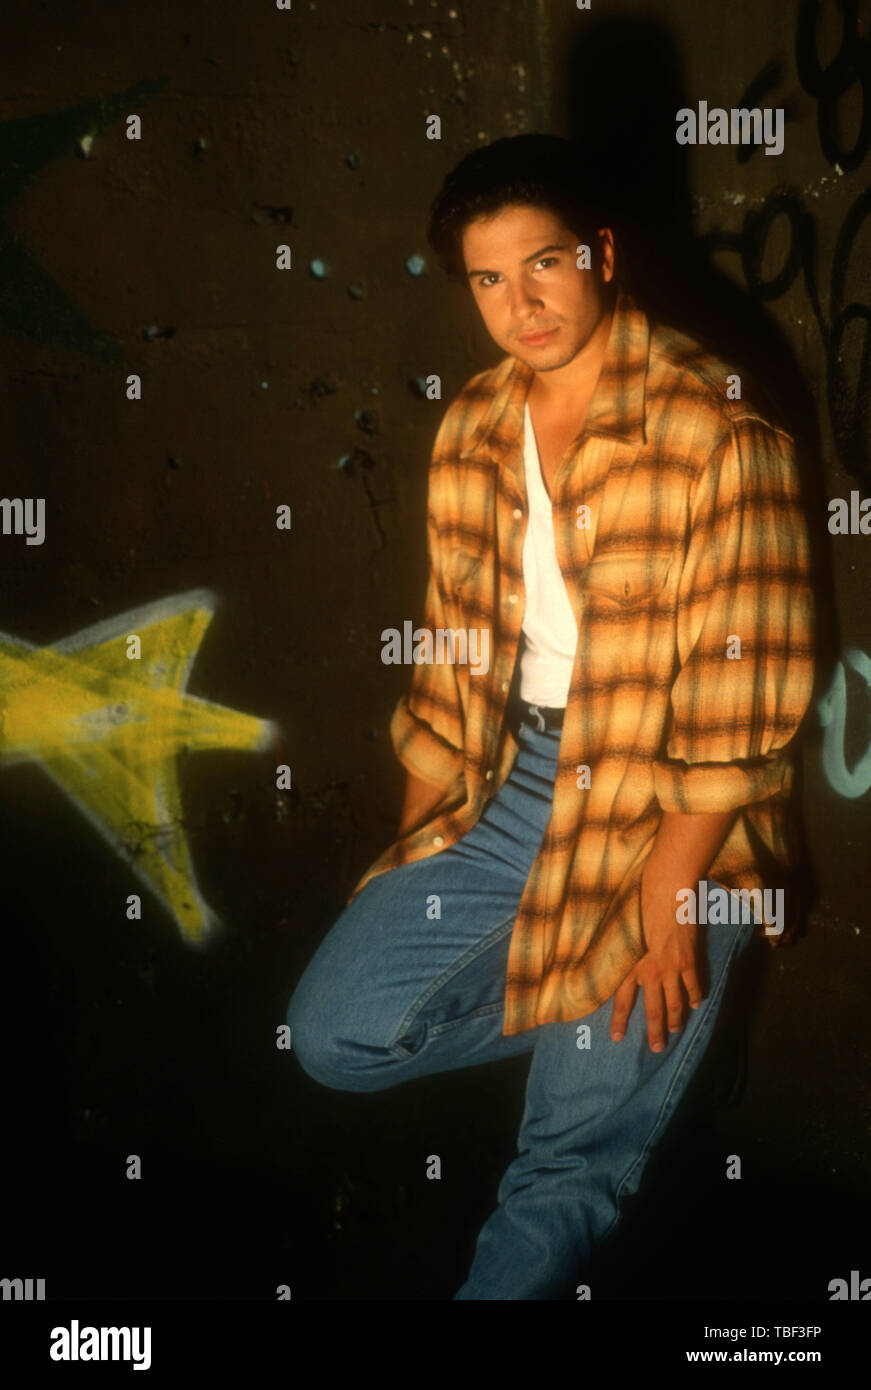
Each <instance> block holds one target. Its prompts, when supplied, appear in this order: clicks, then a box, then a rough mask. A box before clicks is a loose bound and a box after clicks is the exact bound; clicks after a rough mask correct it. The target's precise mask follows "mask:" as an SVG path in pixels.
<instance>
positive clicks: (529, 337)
mask: <svg viewBox="0 0 871 1390" xmlns="http://www.w3.org/2000/svg"><path fill="white" fill-rule="evenodd" d="M554 333H556V329H555V328H546V329H545V330H544V331H543V332H542V333H528V334H525V335H524V336H523V337H522V338H521V339H520V341H521V343H526V344H528V346H529V347H536V346H537V345H538V344H539V343H545V342H547V340H548V338H550V337H551V336H552V335H553V334H554Z"/></svg>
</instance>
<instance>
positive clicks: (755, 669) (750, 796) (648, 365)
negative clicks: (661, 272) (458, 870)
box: [347, 290, 814, 1035]
mask: <svg viewBox="0 0 871 1390" xmlns="http://www.w3.org/2000/svg"><path fill="white" fill-rule="evenodd" d="M732 370H734V369H733V368H730V367H729V366H728V365H727V363H725V362H724V361H722V360H721V359H719V358H718V357H716V356H714V355H712V354H711V353H710V352H708V351H707V350H705V349H704V348H703V347H702V346H701V345H699V344H698V343H696V342H695V341H693V340H692V339H691V338H689V337H688V336H686V335H685V334H683V333H681V332H679V331H678V330H677V329H675V328H672V327H669V326H667V325H663V324H660V323H654V322H651V321H650V320H649V319H648V317H647V315H646V314H645V313H644V311H643V310H642V309H641V308H640V307H639V306H638V304H637V303H636V302H635V301H634V300H633V299H632V297H631V296H630V295H628V294H627V293H626V292H625V291H622V290H621V291H620V292H619V293H618V298H617V301H616V305H615V310H614V316H613V320H612V325H611V331H610V335H609V338H608V343H607V347H606V352H605V356H604V359H603V364H602V369H601V372H600V375H599V379H598V382H597V384H596V388H595V392H594V394H593V397H592V400H591V402H590V406H589V410H588V413H587V417H586V420H585V422H584V425H583V429H582V431H581V433H580V434H579V435H578V436H577V437H576V439H575V440H574V441H573V442H572V445H571V447H570V451H569V454H568V459H567V461H564V463H563V466H562V468H561V469H560V472H559V474H558V475H557V477H556V478H555V479H554V487H553V489H552V492H553V496H552V510H553V524H554V539H555V545H556V555H557V559H558V562H559V565H560V569H561V571H562V573H563V576H564V578H565V583H566V587H567V590H568V594H569V598H570V600H571V604H572V608H573V610H574V613H575V617H576V618H577V622H578V644H577V650H576V653H575V659H574V666H573V670H572V677H571V685H570V688H569V693H568V700H567V707H566V711H565V718H564V723H563V729H562V736H561V742H560V748H559V762H558V769H557V774H556V780H555V785H554V796H553V806H552V809H551V815H550V820H549V822H548V826H547V829H546V832H545V835H544V839H543V841H542V843H541V846H540V849H539V851H538V854H537V857H536V859H535V861H534V863H533V866H532V870H531V872H530V874H529V877H528V879H527V882H526V886H525V889H524V892H523V896H522V899H521V901H520V904H519V908H518V912H517V916H516V919H515V924H514V929H513V932H512V937H511V943H510V953H509V961H508V971H507V977H506V987H505V1021H504V1027H503V1032H504V1033H505V1034H506V1035H511V1034H514V1033H521V1032H524V1031H526V1030H528V1029H530V1028H533V1027H535V1026H537V1025H538V1024H542V1023H548V1022H553V1021H568V1020H571V1019H575V1018H581V1017H583V1016H584V1015H585V1014H588V1013H591V1012H592V1011H593V1010H594V1009H596V1008H597V1007H598V1006H599V1005H600V1004H602V1003H604V1002H605V1001H606V1000H608V999H610V998H611V996H612V995H613V993H614V991H615V989H616V988H617V986H618V985H619V984H620V982H621V981H622V980H623V979H624V977H625V976H626V974H627V973H628V972H629V970H631V969H632V967H633V966H634V965H635V964H636V962H637V961H638V960H639V959H640V957H641V956H642V955H643V954H644V952H645V946H644V938H643V933H642V923H641V904H640V886H641V874H642V870H643V868H644V865H645V862H646V860H647V857H648V855H649V853H650V850H651V849H652V847H653V842H654V838H655V836H656V832H657V828H658V826H659V824H660V821H661V819H662V814H663V812H664V811H683V812H699V811H726V810H731V809H734V808H738V813H737V815H736V818H735V821H734V823H733V826H732V828H731V830H730V831H729V834H728V835H727V836H726V838H725V840H724V842H723V845H722V847H721V848H720V850H719V851H718V853H717V855H716V857H715V859H714V860H713V862H712V864H711V866H710V868H709V870H708V876H709V877H711V878H714V879H716V880H717V881H718V882H720V883H722V884H724V885H725V886H726V887H728V888H733V889H744V888H748V889H753V888H772V887H775V886H776V885H782V884H783V883H789V881H790V870H791V869H792V868H794V862H793V856H792V851H791V848H790V846H791V836H790V834H789V831H790V825H789V819H788V816H787V801H788V797H789V792H790V788H791V786H792V782H793V775H794V764H793V758H794V756H795V745H794V744H793V746H792V747H790V742H791V740H792V739H793V737H794V735H795V733H796V730H797V728H798V726H799V724H800V722H801V720H802V718H803V716H804V714H805V711H806V709H807V706H808V704H809V701H810V697H811V691H812V684H813V673H814V657H813V629H814V609H813V597H812V592H811V587H810V574H809V559H808V539H807V531H806V525H805V520H804V516H803V512H802V508H801V503H800V488H799V481H798V474H797V470H796V466H795V455H794V446H793V440H792V438H791V437H790V436H789V435H788V434H786V433H785V432H784V431H783V430H781V429H779V428H777V427H775V426H774V425H773V424H771V423H769V422H767V421H766V420H765V419H764V418H763V417H762V415H761V414H760V413H759V412H758V411H757V410H756V409H754V408H753V405H752V404H751V403H750V402H749V401H748V400H746V399H741V400H729V399H727V396H726V385H727V381H726V378H727V376H728V375H729V374H730V372H731V371H732ZM532 376H533V373H532V369H531V368H529V367H528V366H526V364H525V363H523V362H521V361H520V360H519V359H517V358H514V357H506V358H504V359H503V360H502V361H501V362H500V363H499V364H498V365H497V366H496V367H493V368H491V369H489V370H487V371H483V372H480V373H478V374H477V375H476V376H474V377H472V378H471V380H470V381H469V382H468V383H467V384H466V386H465V387H464V388H463V390H462V391H461V392H460V394H459V396H458V397H457V398H456V399H455V400H454V401H453V402H452V404H451V405H450V406H449V408H448V410H447V412H446V413H445V415H444V418H443V420H442V423H441V426H440V428H439V430H438V433H437V436H436V440H435V443H434V446H433V451H432V460H431V464H430V471H429V493H428V508H427V511H428V515H427V534H428V545H429V562H430V572H429V582H428V587H427V593H426V600H425V611H424V615H423V626H424V627H426V628H429V629H430V630H432V631H435V630H436V629H438V628H442V629H448V628H450V629H466V630H468V629H469V628H472V627H477V628H485V627H486V628H489V629H490V633H491V641H490V665H489V670H488V671H487V672H486V674H483V673H479V674H473V673H472V671H471V670H470V667H469V665H462V664H451V663H450V662H444V661H442V662H436V661H433V662H432V663H430V664H421V665H415V666H414V667H413V670H412V675H411V684H410V690H409V691H408V693H407V694H406V695H403V696H402V698H401V699H400V700H399V702H398V704H397V705H396V707H395V710H394V713H393V717H392V721H391V725H390V732H391V738H392V741H393V746H394V748H395V750H396V754H397V756H398V757H399V759H400V760H401V762H402V763H403V764H404V765H405V767H406V768H407V769H408V770H409V771H410V772H412V773H413V774H414V775H415V776H417V777H419V778H422V779H423V780H424V781H426V782H428V783H430V784H432V785H434V786H437V787H441V788H443V792H444V794H443V796H442V797H441V798H440V799H439V801H438V802H437V804H436V806H435V807H434V809H433V811H432V812H431V814H430V816H429V818H428V820H427V823H426V824H425V825H423V826H421V827H420V828H418V829H417V830H416V831H414V832H413V833H411V834H406V835H404V836H401V837H400V838H399V839H397V840H396V842H395V843H394V844H392V845H390V846H389V848H388V849H386V850H385V851H384V853H383V854H381V855H380V856H379V857H378V859H376V860H375V862H374V863H373V864H372V865H371V866H370V867H369V869H368V870H367V871H366V872H365V873H364V875H363V876H362V878H361V879H360V880H359V882H358V883H357V885H356V887H355V888H354V890H353V892H352V893H351V895H350V897H349V898H348V899H347V901H348V902H350V901H351V899H352V898H354V897H355V896H356V894H357V893H358V892H360V890H361V889H362V888H363V887H364V885H365V884H366V883H368V882H369V880H370V879H372V878H373V877H374V876H375V875H376V874H379V873H384V872H385V871H386V870H389V869H393V868H396V867H398V866H400V865H402V864H407V863H410V862H411V861H414V860H418V859H423V858H426V857H427V856H428V855H432V854H436V853H438V852H439V850H440V849H442V848H443V847H445V846H448V845H450V844H453V843H454V842H455V841H457V840H459V839H460V838H461V836H463V835H464V834H466V832H467V831H469V830H470V829H471V828H472V826H474V825H475V823H476V822H477V820H478V819H479V817H480V816H481V813H482V812H483V810H484V807H485V805H486V804H487V801H488V800H489V799H490V798H491V797H492V796H494V795H495V794H496V793H497V792H498V790H499V788H500V787H501V786H502V784H503V782H504V781H505V779H506V778H507V776H508V774H509V772H510V771H511V767H512V765H513V762H514V759H515V757H516V755H517V751H518V746H517V743H516V741H515V739H514V737H513V735H512V733H511V732H510V730H509V728H508V723H507V720H506V717H505V707H506V701H507V698H508V693H509V689H510V688H511V686H512V682H513V679H514V676H515V670H516V664H517V656H518V646H519V640H520V636H521V623H522V620H523V612H524V583H523V569H522V550H523V540H524V534H525V529H526V522H527V517H528V503H527V497H526V486H525V479H524V458H523V423H524V421H523V410H524V404H525V401H526V396H527V392H528V390H529V387H530V385H531V381H532ZM745 385H746V383H745ZM582 506H584V507H589V509H590V512H589V526H584V525H582V524H580V525H579V524H578V523H579V522H580V521H582V519H583V515H584V514H583V513H581V512H579V510H578V508H579V507H582ZM734 637H739V638H740V642H741V646H740V659H734V658H732V659H730V657H729V656H727V651H728V650H729V649H730V648H729V644H730V642H731V640H732V639H733V638H734ZM731 650H732V651H734V650H735V648H734V644H733V645H732V648H731ZM583 767H588V768H589V769H590V777H589V787H586V786H585V785H584V778H581V777H579V770H580V769H581V768H583ZM686 886H687V887H693V888H695V886H696V885H695V884H687V885H686ZM786 901H787V904H789V902H790V897H789V890H788V889H787V892H786ZM710 929H711V930H717V928H716V927H712V928H710ZM433 930H436V931H437V930H438V927H437V926H434V927H433ZM759 931H760V934H761V933H763V932H764V927H760V929H759ZM788 935H789V933H788V932H785V933H784V935H783V936H781V937H777V936H767V937H766V939H767V940H768V941H770V942H771V943H772V944H773V945H777V944H779V943H780V942H782V941H783V940H785V939H786V938H787V937H788Z"/></svg>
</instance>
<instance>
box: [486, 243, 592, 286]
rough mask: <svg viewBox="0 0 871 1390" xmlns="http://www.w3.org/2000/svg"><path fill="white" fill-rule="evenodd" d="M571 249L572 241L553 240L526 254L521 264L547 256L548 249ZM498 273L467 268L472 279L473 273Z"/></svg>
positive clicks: (496, 273)
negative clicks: (530, 253)
mask: <svg viewBox="0 0 871 1390" xmlns="http://www.w3.org/2000/svg"><path fill="white" fill-rule="evenodd" d="M569 250H571V246H570V243H569V242H567V241H558V242H556V241H555V242H552V243H551V245H550V246H542V247H541V249H540V250H538V251H533V253H532V255H531V256H526V257H524V259H523V260H522V261H521V265H528V264H529V262H530V261H537V260H540V259H541V257H542V256H546V255H547V253H548V251H569ZM498 274H499V271H498V270H467V271H466V279H467V280H471V279H472V276H473V275H498Z"/></svg>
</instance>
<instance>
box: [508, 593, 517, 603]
mask: <svg viewBox="0 0 871 1390" xmlns="http://www.w3.org/2000/svg"><path fill="white" fill-rule="evenodd" d="M508 602H509V603H516V602H517V595H516V594H509V595H508Z"/></svg>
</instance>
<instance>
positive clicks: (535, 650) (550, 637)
mask: <svg viewBox="0 0 871 1390" xmlns="http://www.w3.org/2000/svg"><path fill="white" fill-rule="evenodd" d="M524 420H525V437H524V450H523V454H524V463H525V469H526V496H527V502H528V505H529V519H528V521H527V526H526V536H525V538H524V542H523V583H524V587H525V589H526V608H525V611H524V614H523V623H522V625H521V650H520V698H521V699H522V700H526V701H528V702H529V703H530V704H533V705H544V706H551V707H553V708H555V709H564V708H565V706H566V703H567V701H568V693H569V684H570V682H571V674H572V667H573V666H574V661H575V648H576V647H577V643H578V625H577V623H576V621H575V615H574V613H573V612H572V606H571V604H570V602H569V596H568V593H567V591H566V586H565V581H564V580H563V576H562V571H561V569H560V567H559V564H558V562H557V558H556V548H555V546H554V539H553V513H552V511H551V505H550V498H549V497H548V495H547V488H546V487H545V485H544V479H543V478H542V476H541V462H540V460H539V457H538V446H537V444H536V442H535V431H534V430H533V428H532V416H531V415H530V411H529V406H528V405H527V406H526V408H525V412H524Z"/></svg>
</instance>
